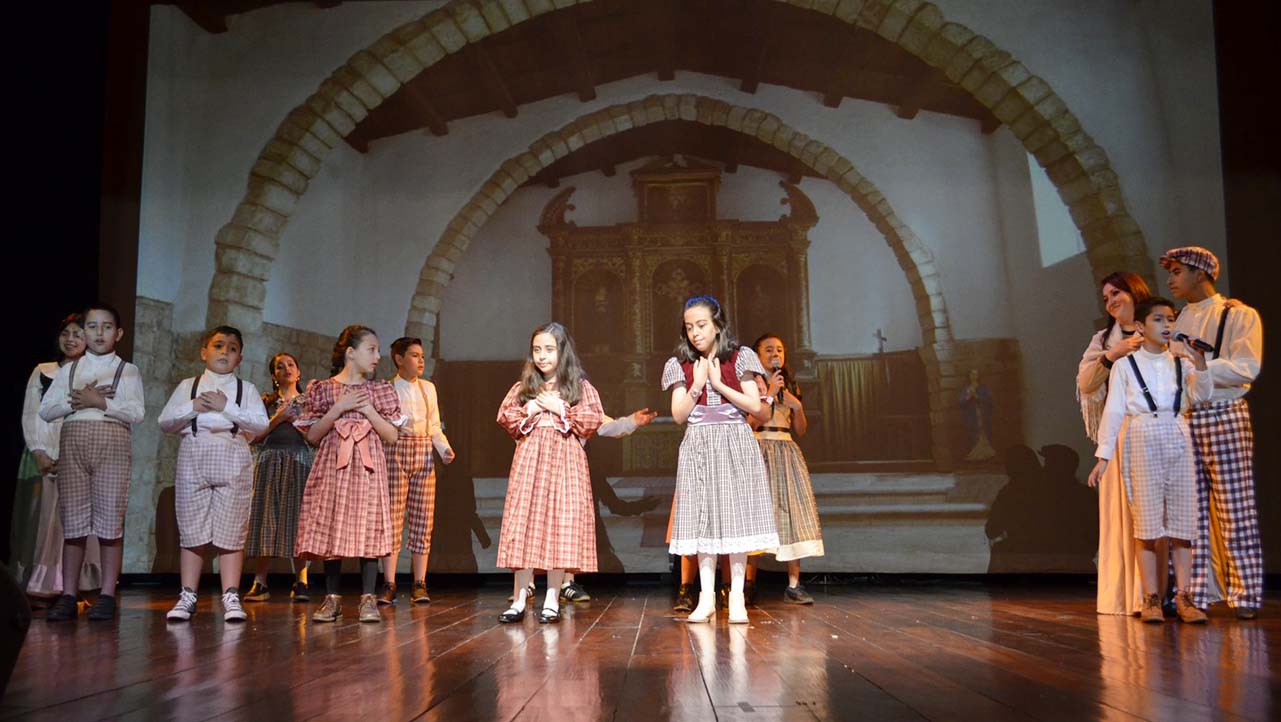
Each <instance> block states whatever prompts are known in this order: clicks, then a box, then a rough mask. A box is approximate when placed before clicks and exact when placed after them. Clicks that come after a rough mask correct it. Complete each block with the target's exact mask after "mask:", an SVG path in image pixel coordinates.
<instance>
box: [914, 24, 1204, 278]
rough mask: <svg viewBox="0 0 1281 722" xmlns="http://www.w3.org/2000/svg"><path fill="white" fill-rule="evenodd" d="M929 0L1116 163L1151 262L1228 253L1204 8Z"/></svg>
mask: <svg viewBox="0 0 1281 722" xmlns="http://www.w3.org/2000/svg"><path fill="white" fill-rule="evenodd" d="M934 2H935V4H937V5H938V6H939V8H940V9H941V10H942V11H943V14H944V15H945V16H946V17H947V19H948V20H950V21H952V22H958V23H962V24H965V25H967V26H969V27H970V28H971V29H972V30H975V31H976V32H979V33H982V34H984V35H986V36H988V37H989V38H991V39H992V41H993V42H995V43H996V44H997V46H999V47H1000V48H1002V49H1004V50H1007V51H1009V52H1010V53H1012V54H1013V55H1014V56H1015V57H1016V58H1018V59H1019V60H1020V61H1021V62H1022V63H1023V64H1024V65H1025V66H1027V68H1028V69H1029V70H1030V71H1031V72H1032V73H1034V74H1036V75H1039V76H1041V77H1042V78H1044V79H1045V80H1046V81H1047V82H1048V83H1049V84H1050V85H1051V86H1052V87H1053V88H1054V90H1055V92H1057V93H1058V94H1059V96H1060V97H1062V98H1063V100H1064V101H1065V102H1066V103H1067V105H1068V107H1069V108H1071V110H1072V111H1073V112H1074V113H1076V115H1077V117H1078V118H1080V120H1081V124H1082V125H1083V126H1084V127H1085V128H1086V130H1087V131H1088V132H1089V133H1090V134H1091V135H1092V136H1093V137H1094V140H1095V142H1097V143H1098V144H1099V145H1100V146H1101V147H1102V148H1103V149H1104V150H1106V151H1107V153H1108V156H1109V158H1111V160H1112V167H1113V168H1114V169H1115V170H1116V171H1117V173H1118V174H1119V175H1120V177H1121V187H1122V189H1123V190H1124V192H1125V197H1126V201H1127V203H1128V204H1129V208H1130V212H1131V213H1132V214H1133V215H1134V217H1135V219H1136V220H1138V222H1139V225H1140V226H1141V227H1142V228H1143V232H1144V234H1145V235H1146V236H1147V241H1148V246H1149V249H1150V250H1151V251H1152V254H1153V259H1154V260H1155V258H1156V257H1157V256H1159V255H1160V254H1161V251H1163V250H1164V249H1166V248H1170V247H1172V246H1179V245H1188V244H1193V243H1195V244H1196V245H1202V246H1205V247H1207V248H1209V249H1211V250H1212V251H1214V252H1215V253H1216V254H1218V255H1219V257H1220V259H1222V258H1223V257H1224V256H1225V255H1226V243H1225V230H1224V229H1225V225H1224V216H1223V190H1222V171H1221V158H1220V152H1219V151H1220V148H1219V119H1218V112H1217V107H1218V83H1217V80H1216V78H1215V63H1214V25H1213V20H1212V17H1211V8H1210V3H1209V2H1207V1H1206V0H1140V1H1139V2H1117V0H1080V1H1078V0H1072V1H1070V2H1069V1H1066V0H934ZM1225 266H1226V264H1225ZM1158 276H1161V277H1162V278H1163V277H1164V274H1160V273H1159V274H1158ZM1227 280H1228V279H1227V274H1226V273H1225V274H1224V276H1223V279H1222V281H1223V284H1224V288H1226V283H1227Z"/></svg>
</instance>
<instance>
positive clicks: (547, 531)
mask: <svg viewBox="0 0 1281 722" xmlns="http://www.w3.org/2000/svg"><path fill="white" fill-rule="evenodd" d="M529 345H530V350H529V355H528V356H527V357H526V358H525V369H524V371H523V372H522V373H521V378H520V381H518V382H517V383H516V384H515V385H514V386H512V387H511V390H510V391H508V392H507V397H506V398H505V399H503V403H502V405H501V406H499V407H498V423H499V424H500V425H502V427H503V428H504V429H506V430H507V433H509V434H511V437H512V438H513V439H515V440H516V453H515V454H514V455H513V456H512V467H511V475H510V477H509V478H508V481H507V500H506V502H505V503H504V505H503V528H502V533H501V535H500V536H499V540H498V566H500V567H507V568H509V569H513V570H516V594H515V596H514V597H513V599H512V605H511V607H510V608H508V609H507V611H505V612H503V613H502V615H500V616H499V617H498V621H500V622H503V623H507V624H509V623H512V622H519V621H520V620H522V619H524V618H525V606H526V602H527V599H526V598H527V596H528V595H529V589H528V587H529V585H530V583H531V582H532V580H533V576H534V570H535V569H545V570H546V571H547V594H546V596H545V597H544V599H543V607H542V610H541V611H540V612H539V614H538V621H539V622H540V623H542V624H548V623H553V622H558V621H560V600H559V596H560V584H561V580H562V578H563V576H564V572H565V571H566V570H569V571H572V572H594V571H596V523H595V519H594V516H593V513H592V505H593V504H594V502H593V500H592V481H591V477H590V475H589V474H588V470H587V453H586V452H585V451H584V450H583V444H584V442H586V440H587V439H588V438H590V437H591V435H592V434H593V433H595V431H596V429H597V428H599V427H600V425H601V422H602V421H603V420H604V411H603V410H602V409H601V404H600V396H599V395H598V394H597V393H596V389H595V388H594V387H593V386H592V385H591V384H590V383H588V382H587V379H586V378H584V374H583V369H582V365H581V364H580V363H579V361H578V355H577V354H576V353H574V342H573V341H572V340H570V338H569V334H568V333H567V332H566V331H565V327H564V326H562V325H560V324H559V323H555V322H553V323H549V324H547V325H545V326H542V327H539V328H538V329H537V330H536V331H534V334H533V337H532V338H531V339H530V344H529Z"/></svg>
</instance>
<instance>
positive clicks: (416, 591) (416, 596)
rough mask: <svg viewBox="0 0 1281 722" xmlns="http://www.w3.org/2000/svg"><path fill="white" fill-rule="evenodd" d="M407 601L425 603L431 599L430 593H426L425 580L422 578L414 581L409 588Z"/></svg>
mask: <svg viewBox="0 0 1281 722" xmlns="http://www.w3.org/2000/svg"><path fill="white" fill-rule="evenodd" d="M409 601H411V602H413V603H414V604H427V603H428V602H430V601H431V595H429V594H427V582H425V581H422V580H419V581H416V582H414V586H413V587H412V588H411V589H410V590H409Z"/></svg>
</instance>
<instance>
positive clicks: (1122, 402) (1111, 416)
mask: <svg viewBox="0 0 1281 722" xmlns="http://www.w3.org/2000/svg"><path fill="white" fill-rule="evenodd" d="M1130 358H1133V359H1134V360H1135V362H1136V363H1137V364H1138V366H1139V372H1140V373H1142V374H1143V380H1144V381H1145V382H1146V383H1147V385H1148V391H1149V392H1151V394H1152V401H1153V402H1154V403H1155V404H1156V408H1157V411H1158V412H1164V413H1171V412H1173V411H1174V395H1175V393H1176V391H1177V389H1178V385H1177V381H1176V379H1175V376H1174V355H1173V354H1171V353H1170V352H1169V351H1162V352H1161V353H1152V352H1150V351H1148V350H1147V349H1142V348H1141V349H1139V350H1138V351H1135V352H1134V353H1133V354H1131V356H1130ZM1181 364H1182V368H1183V400H1182V402H1181V403H1180V404H1179V411H1180V413H1181V414H1182V413H1186V412H1187V411H1188V409H1189V408H1190V407H1191V406H1192V404H1193V403H1196V402H1199V401H1205V400H1206V399H1208V398H1210V392H1211V387H1212V384H1213V382H1212V381H1211V379H1210V374H1208V373H1204V372H1198V371H1197V370H1196V368H1195V367H1194V366H1193V365H1192V362H1190V361H1188V360H1187V359H1183V361H1182V362H1181ZM1151 413H1152V408H1151V407H1150V406H1148V401H1147V397H1145V396H1144V395H1143V387H1141V386H1140V385H1139V380H1138V379H1137V378H1135V376H1134V369H1132V368H1131V367H1130V362H1129V360H1127V359H1121V360H1120V361H1117V362H1116V363H1115V364H1114V365H1113V366H1112V374H1111V375H1110V376H1109V377H1108V400H1107V404H1106V405H1105V406H1104V407H1103V420H1102V422H1101V423H1100V424H1099V448H1098V450H1097V451H1096V452H1095V454H1094V455H1095V456H1097V457H1098V458H1100V459H1111V458H1112V455H1113V453H1114V452H1115V451H1116V439H1117V435H1118V434H1119V433H1120V431H1121V424H1122V423H1123V422H1124V421H1125V417H1127V416H1145V415H1149V414H1151Z"/></svg>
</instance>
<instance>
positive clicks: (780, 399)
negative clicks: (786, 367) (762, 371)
mask: <svg viewBox="0 0 1281 722" xmlns="http://www.w3.org/2000/svg"><path fill="white" fill-rule="evenodd" d="M770 365H771V366H773V367H774V370H775V371H782V370H783V362H782V361H779V360H778V357H777V356H775V357H774V360H773V361H771V362H770ZM785 386H786V383H784V385H783V386H780V387H778V394H777V395H776V397H775V398H776V400H777V401H778V403H780V404H781V403H783V388H784V387H785Z"/></svg>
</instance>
